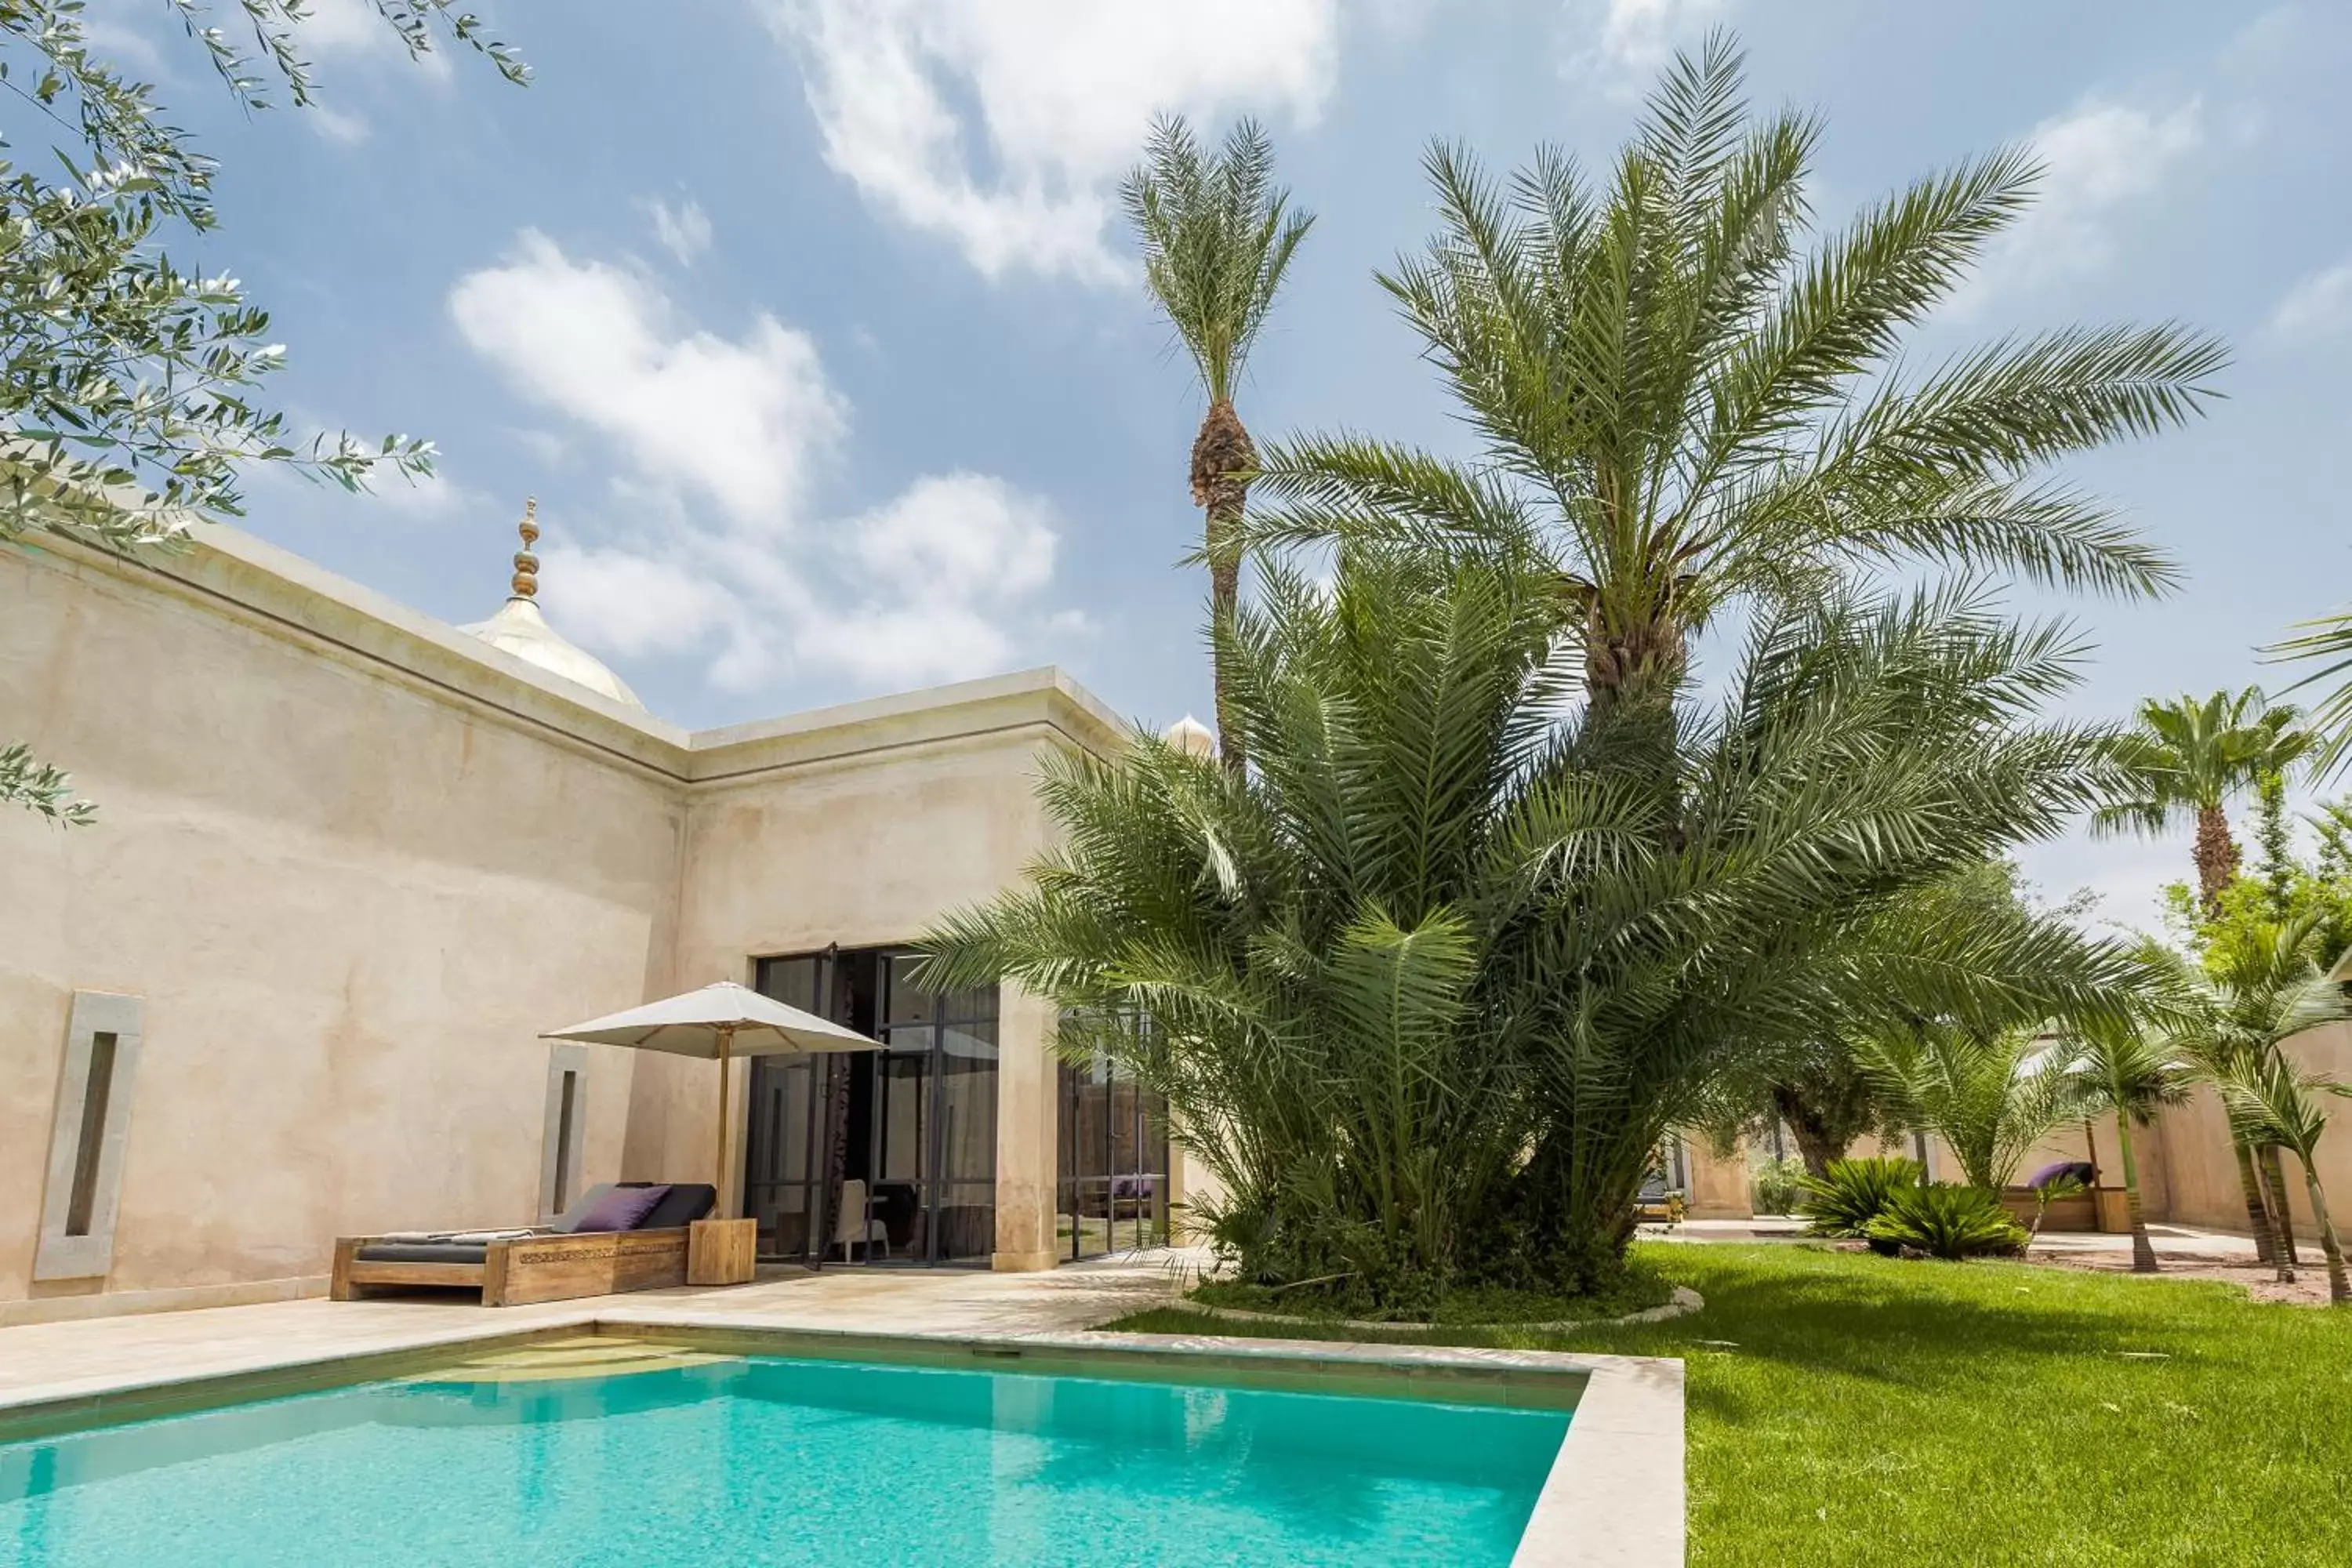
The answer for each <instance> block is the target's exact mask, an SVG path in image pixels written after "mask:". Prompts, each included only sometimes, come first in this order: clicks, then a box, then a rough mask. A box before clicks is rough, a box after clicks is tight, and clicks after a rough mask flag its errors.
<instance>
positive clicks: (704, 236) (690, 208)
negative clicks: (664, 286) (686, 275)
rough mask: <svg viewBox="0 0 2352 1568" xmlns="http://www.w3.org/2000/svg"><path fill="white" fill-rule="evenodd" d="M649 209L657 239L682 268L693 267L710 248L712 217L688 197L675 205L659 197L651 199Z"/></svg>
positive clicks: (647, 202)
mask: <svg viewBox="0 0 2352 1568" xmlns="http://www.w3.org/2000/svg"><path fill="white" fill-rule="evenodd" d="M646 212H647V213H648V214H649V215H650V216H652V218H653V220H654V238H655V239H656V240H658V241H660V242H661V247H662V248H663V249H664V250H667V251H668V252H669V253H670V255H671V256H672V257H673V258H676V259H677V264H678V265H679V266H680V267H691V266H693V265H694V263H695V261H696V259H697V258H699V257H700V256H701V255H702V253H703V252H704V251H706V250H709V248H710V218H709V215H708V214H706V213H704V212H703V210H702V204H701V203H699V202H698V201H696V200H695V199H694V198H693V197H691V196H688V197H686V198H685V199H683V200H681V201H680V202H679V203H678V204H677V205H676V206H672V205H670V204H669V203H668V202H667V201H664V200H663V199H662V198H661V197H659V196H652V197H648V198H647V199H646Z"/></svg>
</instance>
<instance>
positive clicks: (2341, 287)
mask: <svg viewBox="0 0 2352 1568" xmlns="http://www.w3.org/2000/svg"><path fill="white" fill-rule="evenodd" d="M2347 328H2352V261H2342V262H2338V263H2337V264H2336V265H2335V266H2334V267H2330V268H2326V269H2324V270H2322V271H2318V272H2314V273H2312V274H2311V275H2310V276H2308V277H2306V278H2302V279H2297V280H2296V282H2295V285H2294V288H2292V289H2288V290H2287V291H2286V296H2285V298H2284V299H2282V300H2280V301H2279V302H2278V308H2277V309H2276V310H2273V311H2272V312H2271V320H2270V327H2269V331H2270V333H2271V335H2272V336H2273V337H2274V338H2279V339H2283V340H2288V341H2292V340H2294V339H2297V338H2310V337H2321V336H2326V335H2329V334H2333V333H2336V332H2340V331H2345V330H2346V329H2347Z"/></svg>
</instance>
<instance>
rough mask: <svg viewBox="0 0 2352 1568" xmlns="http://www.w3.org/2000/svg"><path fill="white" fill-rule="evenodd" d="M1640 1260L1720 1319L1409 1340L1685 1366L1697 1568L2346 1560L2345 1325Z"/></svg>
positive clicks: (2349, 1373) (1805, 1254)
mask: <svg viewBox="0 0 2352 1568" xmlns="http://www.w3.org/2000/svg"><path fill="white" fill-rule="evenodd" d="M1640 1251H1641V1255H1642V1258H1643V1261H1644V1262H1646V1263H1648V1264H1649V1265H1650V1266H1652V1267H1654V1268H1656V1269H1657V1270H1658V1271H1659V1272H1660V1273H1662V1274H1664V1276H1665V1277H1666V1278H1667V1279H1670V1280H1671V1281H1673V1282H1674V1283H1675V1284H1686V1285H1690V1286H1693V1287H1695V1288H1696V1289H1698V1291H1699V1292H1700V1293H1701V1294H1703V1295H1704V1296H1705V1297H1706V1303H1707V1304H1706V1310H1705V1311H1703V1312H1700V1313H1697V1314H1696V1315H1694V1316H1691V1317H1687V1318H1683V1319H1678V1320H1676V1321H1673V1322H1669V1323H1660V1324H1654V1325H1645V1326H1641V1327H1630V1328H1609V1329H1587V1330H1580V1331H1575V1332H1572V1333H1566V1334H1533V1333H1528V1332H1526V1331H1511V1330H1456V1331H1444V1332H1441V1333H1438V1334H1435V1335H1432V1336H1428V1337H1427V1338H1426V1339H1424V1340H1423V1341H1422V1342H1433V1343H1446V1344H1492V1345H1511V1346H1517V1347H1521V1348H1528V1349H1544V1350H1565V1351H1607V1352H1616V1353H1621V1354H1627V1355H1671V1356H1681V1357H1683V1358H1684V1359H1685V1363H1687V1367H1688V1374H1689V1399H1690V1405H1689V1411H1690V1424H1689V1428H1688V1430H1689V1436H1690V1459H1689V1479H1690V1510H1691V1511H1690V1519H1691V1560H1692V1561H1693V1562H1694V1563H1738V1564H1748V1563H1758V1564H1782V1563H1788V1564H1805V1565H1808V1568H1811V1565H1817V1564H1831V1563H1866V1564H1870V1565H1872V1568H1883V1565H1886V1564H1915V1563H2068V1564H2074V1563H2084V1564H2099V1565H2107V1564H2118V1563H2150V1564H2156V1563H2163V1564H2179V1563H2211V1564H2217V1565H2218V1564H2230V1565H2231V1568H2246V1565H2252V1564H2263V1563H2314V1564H2323V1563H2324V1564H2330V1565H2342V1564H2352V1310H2324V1309H2314V1308H2306V1307H2284V1306H2263V1305H2258V1304H2256V1303H2253V1302H2251V1301H2249V1300H2246V1298H2245V1296H2244V1295H2243V1293H2242V1292H2241V1291H2239V1290H2238V1289H2236V1288H2234V1287H2232V1286H2228V1285H2219V1284H2209V1283H2200V1282H2195V1281H2187V1280H2180V1281H2172V1280H2160V1279H2159V1280H2144V1279H2130V1278H2127V1277H2121V1276H2103V1275H2092V1274H2081V1273H2074V1272H2065V1271H2061V1270H2058V1269H2054V1268H2031V1267H2027V1266H2025V1265H2021V1264H2013V1263H1982V1262H1979V1263H1969V1264H1965V1265H1954V1264H1944V1263H1924V1262H1913V1263H1906V1262H1900V1261H1896V1260H1894V1259H1888V1258H1874V1257H1869V1256H1853V1255H1849V1254H1841V1253H1832V1252H1828V1251H1823V1250H1817V1249H1814V1248H1811V1247H1759V1246H1749V1247H1716V1246H1707V1247H1689V1246H1655V1245H1653V1246H1648V1247H1643V1248H1641V1249H1640ZM1117 1326H1118V1327H1120V1328H1124V1329H1131V1330H1137V1331H1153V1332H1166V1331H1192V1332H1199V1331H1202V1321H1201V1319H1200V1318H1199V1317H1198V1316H1197V1315H1193V1314H1190V1313H1185V1312H1182V1311H1181V1310H1165V1311H1159V1312H1147V1313H1143V1314H1141V1315H1139V1316H1137V1317H1134V1318H1129V1319H1127V1320H1125V1321H1122V1322H1121V1323H1119V1324H1118V1325H1117ZM1209 1331H1211V1332H1218V1333H1234V1332H1241V1331H1244V1330H1243V1326H1242V1325H1238V1324H1230V1323H1220V1324H1218V1325H1217V1326H1215V1327H1214V1328H1213V1329H1210V1330H1209ZM1307 1337H1318V1336H1312V1335H1310V1336H1307ZM1320 1337H1342V1336H1339V1335H1327V1336H1320ZM1344 1337H1348V1338H1360V1337H1362V1336H1360V1335H1353V1334H1350V1335H1346V1336H1344ZM1399 1337H1402V1336H1399ZM1709 1340H1722V1341H1731V1342H1735V1343H1734V1346H1730V1347H1726V1346H1717V1345H1709V1344H1706V1343H1704V1342H1705V1341H1709ZM2126 1352H2140V1353H2141V1354H2145V1353H2146V1352H2156V1353H2157V1354H2158V1355H2160V1356H2162V1357H2163V1358H2164V1359H2161V1360H2154V1359H2138V1357H2137V1356H2136V1355H2134V1354H2126Z"/></svg>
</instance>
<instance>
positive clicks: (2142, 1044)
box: [2069, 1023, 2194, 1274]
mask: <svg viewBox="0 0 2352 1568" xmlns="http://www.w3.org/2000/svg"><path fill="white" fill-rule="evenodd" d="M2069 1071H2070V1073H2071V1075H2072V1076H2073V1078H2074V1089H2075V1094H2076V1096H2077V1097H2078V1099H2079V1100H2080V1103H2081V1106H2082V1110H2083V1111H2084V1114H2086V1115H2095V1114H2097V1113H2098V1112H2100V1111H2108V1110H2111V1111H2113V1112H2115V1117H2116V1144H2117V1146H2118V1152H2119V1156H2120V1158H2121V1159H2122V1161H2123V1166H2124V1203H2125V1205H2126V1207H2127V1208H2128V1209H2129V1211H2130V1214H2131V1237H2132V1271H2133V1272H2134V1273H2136V1274H2153V1273H2155V1272H2156V1271H2157V1264H2156V1247H2155V1245H2154V1244H2153V1243H2152V1242H2150V1241H2149V1240H2148V1238H2147V1215H2145V1214H2144V1213H2143V1212H2142V1210H2141V1207H2140V1195H2139V1161H2138V1159H2137V1156H2136V1155H2135V1153H2134V1151H2133V1148H2132V1128H2133V1126H2134V1125H2135V1124H2137V1125H2138V1126H2141V1127H2147V1126H2150V1125H2152V1124H2153V1123H2154V1122H2155V1121H2156V1118H2157V1115H2158V1112H2159V1111H2161V1110H2164V1109H2165V1108H2166V1107H2168V1106H2173V1105H2179V1104H2182V1103H2184V1102H2185V1101H2186V1100H2188V1099H2189V1085H2190V1084H2191V1083H2192V1082H2193V1081H2194V1077H2193V1070H2192V1069H2191V1068H2190V1067H2189V1064H2188V1063H2187V1062H2186V1061H2184V1060H2183V1059H2182V1058H2180V1057H2179V1054H2178V1053H2177V1052H2175V1051H2174V1050H2173V1048H2172V1047H2170V1045H2168V1043H2167V1042H2166V1041H2165V1039H2164V1038H2163V1037H2162V1036H2160V1035H2158V1034H2156V1033H2154V1032H2152V1031H2150V1030H2147V1029H2144V1028H2140V1027H2138V1026H2133V1025H2126V1024H2123V1023H2093V1024H2092V1025H2091V1026H2088V1027H2086V1028H2084V1029H2082V1030H2080V1031H2079V1032H2078V1033H2077V1034H2076V1035H2075V1037H2074V1059H2073V1060H2072V1062H2071V1063H2070V1064H2069Z"/></svg>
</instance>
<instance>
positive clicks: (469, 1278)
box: [327, 1226, 688, 1307]
mask: <svg viewBox="0 0 2352 1568" xmlns="http://www.w3.org/2000/svg"><path fill="white" fill-rule="evenodd" d="M687 1236H688V1232H687V1227H686V1226H678V1227H677V1228H676V1229H674V1230H606V1231H591V1232H589V1233H587V1234H585V1235H581V1236H565V1235H555V1236H525V1237H515V1238H514V1239H512V1240H509V1241H493V1242H491V1243H489V1245H488V1248H487V1249H486V1250H485V1252H484V1253H483V1256H482V1261H480V1262H479V1263H372V1262H369V1261H367V1260H365V1259H363V1258H361V1257H360V1255H359V1252H360V1248H361V1247H370V1246H373V1245H375V1244H377V1243H379V1242H382V1241H383V1239H384V1238H383V1237H377V1236H347V1237H343V1238H341V1240H339V1241H337V1242H336V1243H335V1268H334V1274H333V1276H332V1278H331V1280H330V1282H329V1285H328V1289H327V1293H328V1295H330V1296H331V1297H332V1298H333V1299H334V1300H338V1301H352V1300H358V1299H359V1298H360V1297H361V1296H362V1295H364V1294H365V1293H366V1292H367V1290H368V1289H369V1288H370V1287H375V1288H379V1289H389V1288H394V1287H408V1288H411V1289H414V1288H415V1287H417V1286H420V1285H444V1286H457V1287H460V1288H462V1289H469V1290H479V1291H480V1292H481V1293H482V1305H483V1306H485V1307H520V1306H526V1305H528V1304H530V1302H533V1301H570V1300H577V1299H578V1298H580V1297H583V1296H612V1295H618V1294H620V1293H621V1292H623V1291H625V1290H658V1289H662V1288H663V1287H664V1286H669V1285H683V1284H685V1283H686V1257H687Z"/></svg>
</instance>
